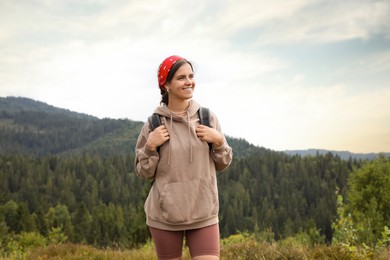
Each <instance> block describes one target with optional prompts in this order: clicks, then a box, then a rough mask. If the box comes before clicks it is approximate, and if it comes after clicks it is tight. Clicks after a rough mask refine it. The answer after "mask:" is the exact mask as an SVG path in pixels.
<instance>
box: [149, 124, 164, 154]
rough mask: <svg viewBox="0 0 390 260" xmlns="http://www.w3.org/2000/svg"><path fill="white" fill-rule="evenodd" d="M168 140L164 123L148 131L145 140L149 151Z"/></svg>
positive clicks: (154, 149)
mask: <svg viewBox="0 0 390 260" xmlns="http://www.w3.org/2000/svg"><path fill="white" fill-rule="evenodd" d="M168 140H169V132H168V129H167V128H166V127H165V125H160V126H159V127H157V128H156V129H154V131H152V132H150V133H149V137H148V140H147V141H146V144H145V146H146V148H148V149H149V150H151V151H156V150H157V147H159V146H160V145H162V144H163V143H165V142H166V141H168Z"/></svg>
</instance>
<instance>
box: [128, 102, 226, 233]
mask: <svg viewBox="0 0 390 260" xmlns="http://www.w3.org/2000/svg"><path fill="white" fill-rule="evenodd" d="M198 109H199V104H198V103H197V102H196V101H194V100H192V101H191V105H190V107H189V108H188V111H187V116H186V117H185V118H181V117H177V116H175V115H174V114H171V113H170V112H169V110H168V108H167V106H165V105H162V106H159V107H157V108H156V110H155V113H158V114H160V115H161V116H162V117H163V118H162V119H163V120H162V122H163V123H164V124H165V126H166V127H167V129H168V131H169V136H170V139H169V141H167V142H165V143H164V144H163V145H162V146H161V147H160V149H159V152H157V151H151V150H149V149H147V148H146V147H145V144H146V141H147V138H148V135H149V133H150V126H149V123H148V122H146V123H145V124H144V126H143V128H142V130H141V133H140V135H139V137H138V141H137V146H136V159H135V166H136V167H135V168H136V173H137V175H138V176H139V177H141V178H143V179H153V178H154V180H155V182H154V184H153V186H152V188H151V190H150V192H149V195H148V198H147V199H146V202H145V207H144V208H145V212H146V216H147V221H146V223H147V225H148V226H151V227H154V228H159V229H164V230H187V229H195V228H201V227H206V226H209V225H213V224H216V223H218V210H219V203H218V188H217V179H216V171H223V170H225V169H226V168H227V167H228V166H229V164H230V162H231V160H232V155H233V153H232V149H231V148H230V147H229V145H228V144H227V142H226V140H225V142H224V144H223V145H222V146H221V147H218V149H214V148H213V149H212V150H210V149H209V146H208V144H207V143H206V142H204V141H201V140H200V139H199V138H198V137H197V136H196V133H195V129H196V127H197V125H199V116H198V112H197V111H198ZM210 123H211V126H212V127H213V128H215V129H217V130H218V131H219V132H220V133H222V132H221V127H220V125H219V123H218V119H217V117H216V116H215V114H214V113H212V112H210Z"/></svg>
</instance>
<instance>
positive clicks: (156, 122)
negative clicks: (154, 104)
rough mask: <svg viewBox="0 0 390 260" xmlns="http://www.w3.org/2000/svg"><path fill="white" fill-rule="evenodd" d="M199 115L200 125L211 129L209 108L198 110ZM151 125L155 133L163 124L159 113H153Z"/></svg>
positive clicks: (149, 118) (149, 119)
mask: <svg viewBox="0 0 390 260" xmlns="http://www.w3.org/2000/svg"><path fill="white" fill-rule="evenodd" d="M198 114H199V123H200V124H201V125H205V126H208V127H211V124H210V110H209V109H208V108H207V107H200V108H199V109H198ZM148 121H149V125H150V128H151V130H152V131H153V130H154V129H156V128H157V127H159V126H160V125H162V123H161V118H160V115H159V114H157V113H153V114H152V115H151V116H149V117H148ZM209 147H210V149H211V148H212V144H209Z"/></svg>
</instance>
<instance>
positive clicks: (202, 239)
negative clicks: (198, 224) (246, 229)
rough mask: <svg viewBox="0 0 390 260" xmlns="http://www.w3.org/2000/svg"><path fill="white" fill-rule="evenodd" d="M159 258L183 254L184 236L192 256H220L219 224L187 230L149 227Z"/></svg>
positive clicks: (176, 256) (169, 257) (175, 256)
mask: <svg viewBox="0 0 390 260" xmlns="http://www.w3.org/2000/svg"><path fill="white" fill-rule="evenodd" d="M149 230H150V233H151V234H152V238H153V241H154V244H155V246H156V251H157V256H158V259H160V260H162V259H171V258H178V257H180V256H181V255H182V249H183V238H184V236H185V237H186V244H187V246H188V248H189V249H190V254H191V257H196V256H201V255H215V256H218V257H219V251H220V246H219V226H218V224H215V225H212V226H208V227H204V228H199V229H191V230H186V231H167V230H161V229H157V228H152V227H149Z"/></svg>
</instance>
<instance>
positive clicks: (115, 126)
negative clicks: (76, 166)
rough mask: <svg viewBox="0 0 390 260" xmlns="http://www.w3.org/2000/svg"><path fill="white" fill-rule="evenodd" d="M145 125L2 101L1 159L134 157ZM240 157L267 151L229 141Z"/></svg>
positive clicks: (27, 101)
mask: <svg viewBox="0 0 390 260" xmlns="http://www.w3.org/2000/svg"><path fill="white" fill-rule="evenodd" d="M142 125H143V122H139V121H132V120H128V119H109V118H104V119H99V118H97V117H94V116H91V115H86V114H82V113H76V112H72V111H70V110H67V109H62V108H57V107H54V106H51V105H48V104H46V103H43V102H40V101H35V100H32V99H28V98H24V97H6V98H1V97H0V155H1V154H3V155H29V156H44V155H48V154H50V155H59V156H69V155H74V154H76V155H77V154H81V153H83V152H88V153H91V154H99V155H110V154H128V153H133V152H134V149H135V145H136V141H137V138H138V135H139V132H140V130H141V127H142ZM227 139H228V142H229V144H230V145H231V146H232V147H233V149H234V151H235V156H236V157H244V156H247V155H248V154H251V153H252V152H254V151H266V149H264V148H260V147H256V146H254V145H252V144H250V143H248V142H247V141H246V140H244V139H236V138H232V137H227Z"/></svg>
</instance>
